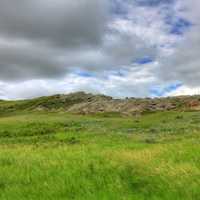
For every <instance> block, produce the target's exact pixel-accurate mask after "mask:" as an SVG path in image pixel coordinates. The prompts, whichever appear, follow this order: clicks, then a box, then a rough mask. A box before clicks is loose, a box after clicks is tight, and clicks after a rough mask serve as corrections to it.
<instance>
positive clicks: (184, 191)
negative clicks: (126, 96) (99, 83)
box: [0, 112, 200, 200]
mask: <svg viewBox="0 0 200 200" xmlns="http://www.w3.org/2000/svg"><path fill="white" fill-rule="evenodd" d="M104 116H105V115H104ZM199 136H200V113H198V112H186V113H178V112H165V113H155V114H148V115H145V116H142V117H137V118H134V117H132V118H125V117H124V118H123V117H117V116H113V117H112V116H109V117H102V116H77V115H69V114H65V113H39V112H38V113H35V112H33V113H23V114H17V113H16V114H13V115H10V116H7V117H6V116H2V117H0V200H29V199H30V200H36V199H37V200H38V199H39V200H40V199H41V200H62V199H63V200H68V199H69V200H71V199H75V200H76V199H77V200H96V199H97V200H146V199H147V200H198V199H200V140H199V139H200V137H199Z"/></svg>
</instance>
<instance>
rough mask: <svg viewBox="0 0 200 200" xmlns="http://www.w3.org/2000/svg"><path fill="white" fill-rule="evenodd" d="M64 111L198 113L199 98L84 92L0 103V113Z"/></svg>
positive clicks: (199, 106)
mask: <svg viewBox="0 0 200 200" xmlns="http://www.w3.org/2000/svg"><path fill="white" fill-rule="evenodd" d="M27 110H29V111H30V110H33V111H34V110H36V111H65V112H69V113H77V114H93V113H94V114H96V113H118V114H122V115H137V114H141V113H146V112H155V111H169V110H179V111H186V110H188V111H190V110H200V96H179V97H168V98H155V99H150V98H143V99H139V98H126V99H113V98H112V97H109V96H105V95H93V94H87V93H84V92H77V93H71V94H68V95H54V96H49V97H40V98H36V99H31V100H21V101H0V113H1V114H3V113H5V112H15V111H20V112H21V111H27Z"/></svg>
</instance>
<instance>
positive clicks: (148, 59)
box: [134, 57, 154, 65]
mask: <svg viewBox="0 0 200 200" xmlns="http://www.w3.org/2000/svg"><path fill="white" fill-rule="evenodd" d="M153 61H154V60H153V59H152V58H151V57H144V58H141V59H137V60H135V61H134V63H136V64H139V65H145V64H148V63H152V62H153Z"/></svg>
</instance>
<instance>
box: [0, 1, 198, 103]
mask: <svg viewBox="0 0 200 200" xmlns="http://www.w3.org/2000/svg"><path fill="white" fill-rule="evenodd" d="M199 10H200V1H199V0H73V1H72V0H56V1H55V0H20V1H13V0H0V99H26V98H34V97H39V96H46V95H53V94H59V93H62V94H63V93H64V94H65V93H71V92H76V91H85V92H91V93H101V94H105V95H109V96H113V97H115V98H124V97H163V96H174V95H193V94H200V20H199V19H200V12H199Z"/></svg>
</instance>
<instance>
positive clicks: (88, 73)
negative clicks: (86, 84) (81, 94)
mask: <svg viewBox="0 0 200 200" xmlns="http://www.w3.org/2000/svg"><path fill="white" fill-rule="evenodd" d="M75 74H76V75H78V76H81V77H85V78H90V77H94V74H92V73H91V72H87V71H81V70H80V71H77V72H75Z"/></svg>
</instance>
